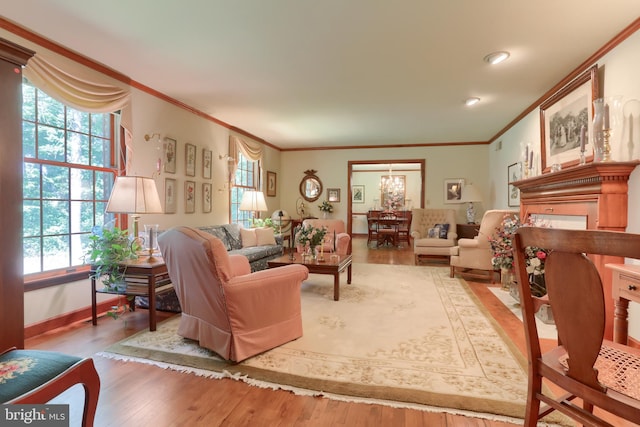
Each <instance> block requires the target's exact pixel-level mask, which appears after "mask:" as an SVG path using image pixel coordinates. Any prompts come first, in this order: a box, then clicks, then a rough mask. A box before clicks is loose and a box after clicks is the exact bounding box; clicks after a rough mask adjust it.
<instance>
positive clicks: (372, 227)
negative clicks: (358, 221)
mask: <svg viewBox="0 0 640 427" xmlns="http://www.w3.org/2000/svg"><path fill="white" fill-rule="evenodd" d="M380 212H381V211H378V210H370V211H368V212H367V246H368V245H369V243H371V242H377V241H378V218H380Z"/></svg>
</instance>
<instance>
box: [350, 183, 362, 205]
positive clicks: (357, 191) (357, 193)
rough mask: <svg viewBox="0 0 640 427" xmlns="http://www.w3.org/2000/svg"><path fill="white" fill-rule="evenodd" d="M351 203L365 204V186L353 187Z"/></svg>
mask: <svg viewBox="0 0 640 427" xmlns="http://www.w3.org/2000/svg"><path fill="white" fill-rule="evenodd" d="M351 203H364V185H353V186H352V187H351Z"/></svg>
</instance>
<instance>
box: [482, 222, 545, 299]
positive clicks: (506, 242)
mask: <svg viewBox="0 0 640 427" xmlns="http://www.w3.org/2000/svg"><path fill="white" fill-rule="evenodd" d="M533 226H537V227H545V226H546V225H545V224H542V223H534V222H533V221H532V220H529V222H527V223H524V224H523V223H522V222H521V221H520V218H518V217H514V216H511V215H505V217H504V218H503V219H502V223H501V224H500V226H498V227H496V231H495V233H494V234H493V236H491V237H490V238H489V243H490V245H491V250H492V252H493V257H492V258H491V265H493V267H494V268H500V269H503V268H504V269H507V270H511V271H512V270H513V269H514V261H513V235H514V234H515V232H516V230H517V229H518V228H520V227H533ZM525 258H526V262H527V273H529V283H530V286H531V291H532V294H533V295H534V296H539V297H540V296H543V295H544V294H545V293H546V287H545V283H544V262H545V260H546V259H547V251H546V250H545V249H542V248H536V247H527V248H525Z"/></svg>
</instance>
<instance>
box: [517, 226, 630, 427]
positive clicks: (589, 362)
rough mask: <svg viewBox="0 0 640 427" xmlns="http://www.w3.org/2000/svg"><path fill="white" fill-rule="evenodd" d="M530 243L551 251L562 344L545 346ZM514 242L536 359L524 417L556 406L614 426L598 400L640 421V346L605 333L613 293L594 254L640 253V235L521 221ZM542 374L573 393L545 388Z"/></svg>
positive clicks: (533, 418) (532, 418) (531, 356)
mask: <svg viewBox="0 0 640 427" xmlns="http://www.w3.org/2000/svg"><path fill="white" fill-rule="evenodd" d="M527 247H537V248H541V249H546V250H547V251H548V255H547V258H546V261H545V271H544V275H545V283H546V287H547V292H548V294H547V295H548V297H549V303H550V304H551V307H552V309H553V317H554V319H555V323H556V327H557V330H558V345H557V346H556V347H555V348H553V349H551V350H549V351H547V352H545V353H544V354H543V353H542V349H541V345H540V341H539V338H538V330H537V326H536V320H535V298H533V297H532V295H531V289H530V287H529V274H528V273H527V264H526V258H525V257H526V255H525V249H526V248H527ZM514 249H515V264H516V273H517V278H518V283H519V287H520V295H521V301H520V304H521V306H522V313H523V318H524V327H525V339H526V342H527V352H528V360H529V386H528V396H527V408H526V415H525V422H524V425H525V426H527V427H533V426H535V425H536V424H537V421H538V419H540V418H542V417H544V416H545V415H547V414H549V413H551V412H552V411H554V410H556V411H559V412H562V413H564V414H565V415H568V416H569V417H571V418H573V419H574V420H576V421H577V422H578V423H580V424H583V425H589V426H610V425H611V424H610V423H609V422H608V421H606V420H604V419H602V418H600V417H599V416H597V414H594V411H593V409H594V407H597V408H600V409H603V410H604V411H607V412H609V413H611V414H613V415H615V416H618V417H620V418H624V419H626V420H629V421H632V422H633V423H636V424H640V351H639V350H638V349H635V348H632V347H628V346H626V345H622V344H617V343H614V342H612V341H609V340H606V339H604V332H605V298H612V296H611V295H605V294H604V291H603V287H602V278H601V277H600V275H599V273H598V269H597V267H596V265H595V264H594V261H592V259H591V258H593V259H594V260H598V262H600V261H602V257H605V259H606V257H607V256H610V257H623V258H630V259H640V235H638V234H629V233H622V232H615V231H598V230H562V229H554V228H544V227H521V228H519V229H518V230H517V231H516V233H515V236H514ZM543 379H544V380H545V381H550V382H551V383H553V384H554V385H556V386H558V387H559V388H561V389H563V390H564V391H566V394H564V395H562V396H561V397H559V398H555V397H553V396H551V395H548V394H544V393H543V391H542V381H543ZM575 398H579V399H580V400H581V401H582V405H581V406H580V405H578V404H576V403H574V402H573V399H575ZM541 404H542V406H541ZM609 420H610V418H609Z"/></svg>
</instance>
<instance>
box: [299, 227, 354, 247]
mask: <svg viewBox="0 0 640 427" xmlns="http://www.w3.org/2000/svg"><path fill="white" fill-rule="evenodd" d="M302 225H303V226H305V225H311V226H313V227H316V228H321V227H326V228H327V234H326V236H327V237H329V238H331V242H326V243H325V244H324V251H325V252H333V236H334V232H335V238H336V242H335V248H336V253H337V254H338V255H347V254H348V253H349V243H350V242H351V236H350V235H348V234H347V233H346V231H345V230H346V228H345V226H344V221H342V220H341V219H305V220H304V221H302Z"/></svg>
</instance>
